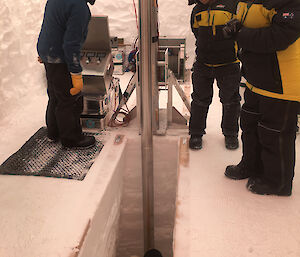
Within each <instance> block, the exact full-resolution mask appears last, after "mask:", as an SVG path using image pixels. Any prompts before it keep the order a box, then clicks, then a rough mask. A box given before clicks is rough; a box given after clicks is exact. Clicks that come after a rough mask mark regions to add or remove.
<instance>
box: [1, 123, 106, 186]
mask: <svg viewBox="0 0 300 257" xmlns="http://www.w3.org/2000/svg"><path fill="white" fill-rule="evenodd" d="M85 134H87V135H93V136H95V138H96V144H95V145H94V146H93V147H90V148H87V149H71V148H65V147H63V146H62V145H61V143H59V142H53V141H51V140H49V139H48V137H47V129H46V127H42V128H40V129H39V130H38V131H37V132H36V133H35V134H34V135H33V136H32V137H31V138H30V139H29V140H28V141H27V142H26V143H25V144H24V145H23V146H22V147H21V148H20V149H19V150H18V151H17V152H16V153H14V154H12V155H11V156H10V157H9V158H8V159H7V160H6V161H5V162H3V163H2V164H1V166H0V174H6V175H27V176H44V177H55V178H67V179H76V180H83V179H84V178H85V176H86V174H87V172H88V170H89V169H90V167H91V166H92V164H93V162H94V160H95V158H96V157H97V156H98V155H99V153H100V151H101V150H102V148H103V144H102V143H101V141H100V140H99V137H100V134H99V133H85Z"/></svg>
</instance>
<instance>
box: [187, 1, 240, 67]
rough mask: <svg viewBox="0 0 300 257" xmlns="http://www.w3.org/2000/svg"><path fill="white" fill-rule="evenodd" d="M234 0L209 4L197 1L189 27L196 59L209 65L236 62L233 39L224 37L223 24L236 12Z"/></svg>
mask: <svg viewBox="0 0 300 257" xmlns="http://www.w3.org/2000/svg"><path fill="white" fill-rule="evenodd" d="M236 7H237V1H236V0H216V1H215V2H213V3H212V4H210V5H204V4H202V3H200V2H198V3H197V4H196V5H195V7H194V9H193V11H192V14H191V28H192V31H193V33H194V35H195V38H196V57H197V61H199V62H201V63H204V64H207V65H209V66H219V65H223V64H229V63H233V62H237V57H236V47H235V42H234V40H233V39H225V38H224V36H223V33H222V28H223V27H224V24H225V23H226V22H228V21H229V20H231V19H232V18H233V17H234V16H235V13H236Z"/></svg>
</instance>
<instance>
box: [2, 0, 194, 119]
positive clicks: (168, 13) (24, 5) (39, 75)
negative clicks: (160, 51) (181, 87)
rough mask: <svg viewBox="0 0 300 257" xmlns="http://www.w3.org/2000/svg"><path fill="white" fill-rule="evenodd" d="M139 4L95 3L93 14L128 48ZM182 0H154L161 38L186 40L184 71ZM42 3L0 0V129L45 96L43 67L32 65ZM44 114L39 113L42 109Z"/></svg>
mask: <svg viewBox="0 0 300 257" xmlns="http://www.w3.org/2000/svg"><path fill="white" fill-rule="evenodd" d="M134 2H135V4H136V11H137V13H138V3H139V1H138V0H112V1H104V0H96V3H95V5H94V6H91V12H92V15H106V16H108V17H109V28H110V35H111V36H117V37H119V38H124V39H125V43H128V44H133V43H134V40H135V38H136V37H137V35H138V30H137V26H136V17H135V8H134ZM187 2H188V1H187V0H184V1H182V0H158V5H159V31H160V36H168V37H185V38H186V39H187V56H188V60H187V68H190V67H191V66H192V63H193V60H194V42H195V41H194V37H193V35H192V32H191V29H190V12H191V10H192V7H191V6H188V5H187ZM45 3H46V0H26V1H21V0H17V1H10V0H1V5H0V17H1V18H0V125H1V123H2V124H3V122H4V123H5V122H7V121H8V120H9V116H10V115H13V114H14V112H16V111H17V109H19V108H22V106H24V105H26V103H28V102H30V101H32V97H35V96H36V95H40V94H45V92H46V91H45V88H46V80H45V76H44V68H43V65H41V64H39V63H38V62H37V52H36V42H37V38H38V34H39V31H40V27H41V24H42V18H43V12H44V7H45ZM41 111H44V110H41Z"/></svg>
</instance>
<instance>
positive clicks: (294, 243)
mask: <svg viewBox="0 0 300 257" xmlns="http://www.w3.org/2000/svg"><path fill="white" fill-rule="evenodd" d="M126 76H128V75H126ZM121 85H122V80H121ZM124 86H125V87H126V85H124V84H123V85H122V88H123V89H124ZM217 95H218V94H217V90H216V92H215V98H214V100H213V104H212V105H211V108H210V111H209V115H208V128H207V134H206V135H205V136H204V142H203V149H202V150H200V151H189V163H188V165H187V166H181V167H180V174H179V181H178V196H177V197H178V199H177V213H176V227H175V235H174V247H175V248H174V257H183V256H184V257H199V256H203V257H233V256H234V257H248V256H249V257H250V256H251V257H252V256H259V257H287V256H289V257H299V256H300V232H299V231H300V222H299V220H300V176H299V174H297V173H298V172H299V171H300V163H299V158H298V160H297V161H298V162H297V164H296V169H295V170H296V176H295V180H294V190H293V195H292V196H291V197H287V198H285V197H275V196H259V195H254V194H252V193H250V192H248V191H247V189H246V187H245V184H246V181H232V180H229V179H227V178H225V177H224V174H223V173H224V170H225V167H226V165H229V164H234V163H237V162H238V161H239V160H240V157H241V148H240V149H238V150H235V151H229V150H226V149H225V147H224V138H223V136H222V134H221V129H220V119H221V105H220V103H219V101H218V97H217ZM133 97H134V96H133ZM175 99H178V98H176V97H175ZM22 101H24V105H23V108H20V109H19V110H18V111H17V112H15V113H13V114H11V116H9V117H7V118H5V119H4V120H1V121H0V130H1V137H0V162H1V163H2V162H3V161H4V160H5V159H6V158H7V157H9V156H10V155H11V154H12V153H14V152H15V151H16V150H17V149H18V148H19V147H20V146H21V145H22V144H23V143H24V142H25V141H26V140H27V139H28V138H29V137H30V136H31V135H32V134H33V133H34V132H35V131H37V129H38V128H40V127H41V126H43V125H44V111H45V108H46V102H47V97H46V95H45V93H42V92H41V93H37V94H36V95H35V96H34V97H32V98H31V101H27V100H26V99H24V100H22ZM175 103H177V104H178V106H177V107H178V110H179V111H182V110H184V108H183V107H182V103H179V102H178V100H175ZM117 131H118V133H124V134H127V135H130V136H136V137H138V135H137V129H132V128H130V127H129V128H119V129H118V130H117ZM168 136H174V137H178V138H179V137H187V136H188V135H187V130H182V129H180V130H175V129H172V130H170V131H168ZM103 151H104V150H103ZM299 151H300V139H299V136H298V138H297V153H298V152H299ZM101 154H102V153H101ZM298 156H299V154H298V155H297V157H298ZM170 161H172V160H170ZM95 165H96V166H97V162H96V163H95ZM94 175H95V174H94ZM86 179H87V180H86V182H85V186H86V190H84V191H83V192H84V195H77V196H76V195H75V196H76V197H79V198H80V199H84V197H92V196H90V195H89V194H90V193H91V192H92V191H90V190H89V189H88V187H89V186H93V187H94V185H97V186H99V188H100V186H101V180H98V182H97V183H94V182H92V181H91V180H92V179H99V177H96V176H93V173H92V175H91V176H87V178H86ZM45 181H47V183H46V182H45ZM57 181H58V180H57V179H53V180H52V179H49V178H37V177H15V176H1V177H0V227H1V233H0V257H12V256H13V257H24V256H26V257H27V256H28V257H29V256H30V257H42V256H45V257H50V256H51V257H52V256H62V257H65V256H64V255H63V253H64V252H66V251H65V250H66V248H65V247H70V246H71V245H72V243H73V241H74V240H75V241H76V240H79V239H78V238H74V232H78V231H79V230H80V231H81V230H83V229H84V226H85V225H86V223H85V219H86V218H87V217H79V216H78V215H77V214H76V208H86V210H87V212H89V208H91V206H89V204H88V203H83V202H82V201H81V200H80V199H79V202H78V201H74V202H73V201H69V198H68V196H69V195H72V194H74V193H75V194H76V190H77V189H76V187H77V185H75V184H78V182H77V181H76V182H70V181H68V180H63V179H61V180H59V181H60V183H59V184H60V185H58V186H57ZM54 184H55V188H53V186H54ZM40 190H44V191H43V192H44V193H41V191H40ZM99 190H100V189H99ZM28 192H30V194H28ZM47 194H48V195H47ZM51 194H53V195H51ZM59 194H60V195H61V197H60V198H57V197H59ZM29 196H30V197H29ZM34 198H35V199H39V201H38V204H40V205H35V202H34V201H33V200H32V199H34ZM55 199H59V201H56V200H55ZM91 199H92V201H96V198H91ZM43 201H45V202H47V206H50V205H51V206H53V207H52V209H50V210H47V209H45V208H44V206H43V205H42V203H43ZM49 204H50V205H49ZM74 204H75V205H74ZM56 208H57V209H59V208H64V209H65V210H66V211H68V212H70V214H69V216H70V220H68V221H67V222H66V221H65V220H63V219H60V218H64V217H66V216H61V217H60V216H55V215H56V212H55V209H56ZM51 216H52V217H54V218H53V220H51V221H50V220H47V219H49V217H51ZM45 221H47V222H45ZM65 222H66V224H65ZM76 222H78V224H79V227H78V228H74V226H73V225H74V224H76ZM62 223H64V225H66V226H64V227H65V228H69V231H66V230H64V231H60V229H58V230H56V229H55V228H59V227H60V225H61V224H62ZM74 230H75V231H74ZM58 232H59V233H62V234H60V235H64V236H67V237H65V238H64V239H61V238H60V235H59V234H56V233H58ZM75 234H76V233H75ZM72 240H73V241H72ZM35 244H38V245H39V247H44V248H45V250H47V249H51V245H52V246H53V245H55V244H59V245H60V246H61V249H63V250H62V251H61V252H57V253H53V254H52V255H47V252H46V251H37V248H36V247H35ZM26 249H27V250H26ZM30 249H35V250H36V251H37V252H36V253H37V254H34V253H33V252H32V253H30V252H26V251H30ZM22 251H24V252H22ZM91 257H92V256H91ZM125 257H127V256H125Z"/></svg>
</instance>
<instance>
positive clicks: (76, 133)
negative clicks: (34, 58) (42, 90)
mask: <svg viewBox="0 0 300 257" xmlns="http://www.w3.org/2000/svg"><path fill="white" fill-rule="evenodd" d="M44 65H45V69H46V77H47V83H48V89H47V93H48V97H49V100H48V106H47V111H46V124H47V128H48V136H49V137H50V138H56V137H59V138H60V139H61V141H62V142H63V141H78V140H79V139H80V138H81V136H82V127H81V124H80V115H81V113H82V110H83V96H82V95H81V93H79V94H78V95H75V96H72V95H71V94H70V89H71V88H72V87H73V85H72V79H71V75H70V73H69V71H68V68H67V65H66V64H64V63H58V64H52V63H45V64H44Z"/></svg>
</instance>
